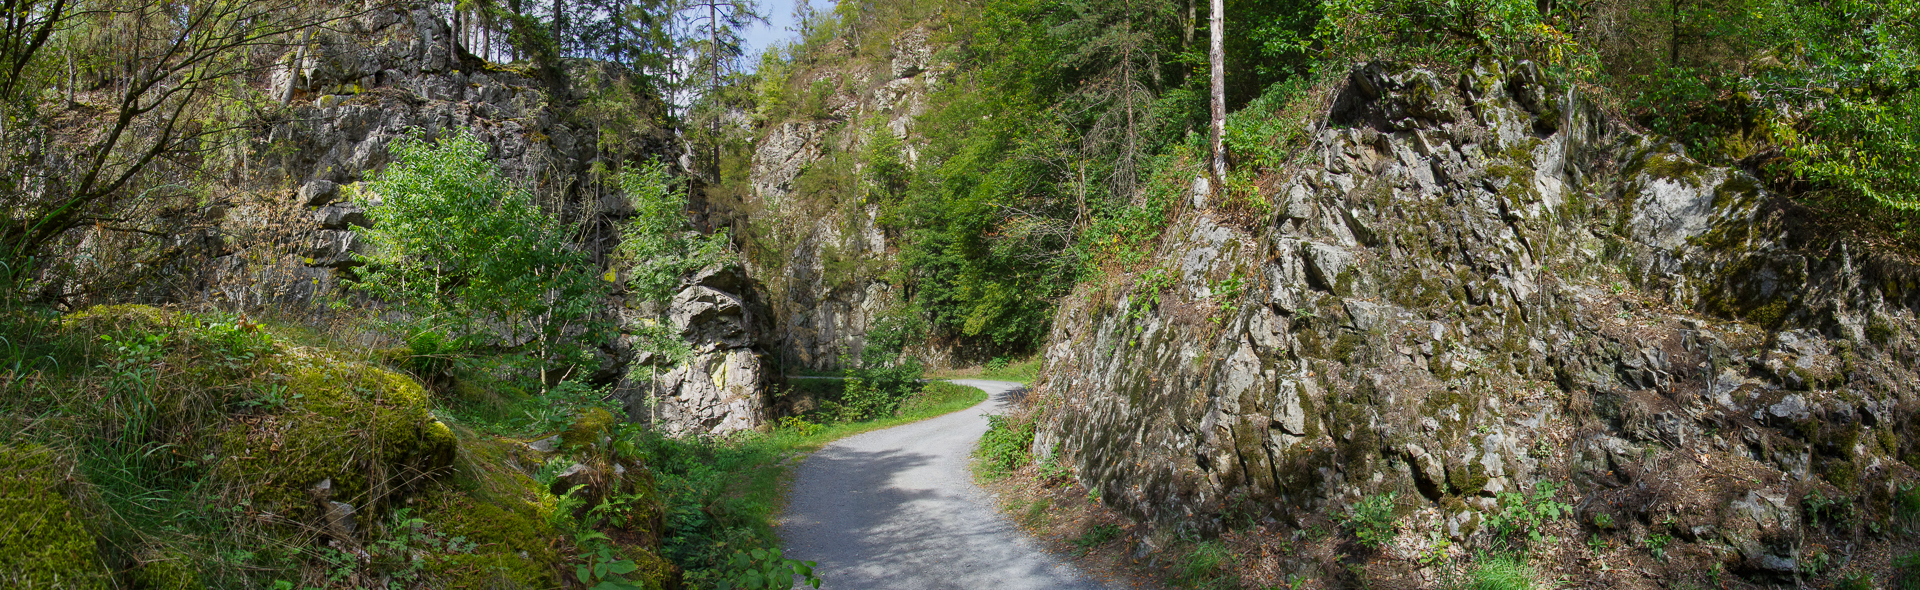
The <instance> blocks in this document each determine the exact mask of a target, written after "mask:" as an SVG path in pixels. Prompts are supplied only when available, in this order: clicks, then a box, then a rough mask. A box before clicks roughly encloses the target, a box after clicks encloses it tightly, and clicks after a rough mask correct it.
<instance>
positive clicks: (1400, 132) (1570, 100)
mask: <svg viewBox="0 0 1920 590" xmlns="http://www.w3.org/2000/svg"><path fill="white" fill-rule="evenodd" d="M1299 162H1300V163H1299V164H1298V165H1297V167H1296V168H1295V169H1293V170H1290V171H1287V172H1286V173H1284V174H1277V175H1275V176H1273V177H1270V178H1268V179H1267V180H1268V181H1270V182H1271V183H1272V186H1274V187H1277V190H1276V191H1272V192H1271V193H1270V194H1277V195H1279V197H1277V198H1276V199H1275V201H1276V202H1275V204H1274V206H1273V211H1272V213H1271V214H1270V215H1266V216H1261V217H1258V218H1257V219H1255V220H1253V221H1252V222H1245V221H1233V219H1235V218H1232V217H1230V216H1227V215H1224V214H1218V213H1216V212H1213V211H1210V210H1206V209H1201V210H1195V211H1191V212H1188V213H1186V214H1185V215H1184V216H1183V217H1182V218H1181V220H1180V221H1179V222H1178V223H1177V224H1176V227H1175V229H1173V230H1171V231H1170V233H1169V236H1170V238H1169V239H1168V241H1167V243H1166V244H1165V245H1164V246H1163V248H1162V250H1161V251H1160V252H1159V254H1158V255H1157V258H1156V262H1155V265H1154V266H1153V268H1152V269H1151V270H1147V271H1143V272H1139V273H1136V274H1135V275H1134V276H1133V277H1132V278H1131V279H1130V280H1129V281H1127V282H1126V283H1125V284H1122V285H1119V286H1115V287H1102V286H1099V285H1091V286H1084V287H1082V288H1081V289H1080V290H1079V291H1078V292H1076V293H1075V295H1074V296H1073V297H1071V298H1070V299H1069V300H1068V301H1066V302H1064V303H1063V305H1062V307H1061V310H1060V313H1059V315H1058V317H1057V319H1056V323H1055V327H1054V329H1053V332H1052V335H1051V338H1050V344H1049V346H1048V348H1047V351H1046V369H1045V371H1044V373H1043V376H1042V380H1041V382H1040V383H1038V386H1037V390H1038V392H1039V395H1038V396H1037V399H1038V400H1039V401H1038V402H1037V404H1038V407H1039V408H1040V414H1039V415H1040V416H1041V421H1042V425H1041V428H1040V435H1039V437H1038V438H1037V439H1036V443H1035V451H1036V452H1037V453H1043V454H1044V453H1049V452H1054V451H1058V452H1059V453H1061V454H1062V455H1063V456H1064V457H1065V458H1066V459H1067V461H1068V462H1069V463H1071V464H1072V465H1074V466H1075V467H1076V468H1077V472H1078V477H1079V478H1080V480H1081V481H1082V482H1083V483H1085V484H1087V485H1088V487H1090V488H1093V489H1096V490H1098V491H1099V492H1100V497H1101V498H1102V499H1103V500H1104V501H1105V502H1106V503H1108V504H1110V505H1113V506H1116V507H1119V508H1122V509H1124V510H1126V511H1129V512H1131V513H1133V514H1135V515H1137V516H1139V517H1142V518H1145V519H1148V520H1152V521H1157V522H1161V523H1169V524H1180V525H1183V526H1197V527H1200V528H1203V529H1207V528H1214V529H1217V528H1219V527H1220V526H1221V523H1222V520H1221V519H1222V518H1223V515H1225V514H1227V513H1228V512H1229V511H1230V510H1232V511H1241V512H1245V511H1248V510H1251V511H1253V512H1254V513H1256V514H1257V515H1260V516H1262V517H1271V518H1276V519H1279V520H1280V521H1281V522H1285V523H1293V524H1294V525H1296V526H1304V525H1303V524H1302V523H1305V522H1308V521H1310V520H1311V519H1314V518H1325V515H1330V514H1339V513H1341V511H1342V509H1343V508H1344V507H1345V506H1347V505H1349V504H1351V503H1353V502H1355V501H1357V500H1359V499H1360V498H1362V497H1363V496H1367V495H1373V494H1380V493H1387V492H1395V493H1397V494H1398V495H1397V496H1396V497H1397V498H1399V502H1400V504H1401V511H1402V512H1403V513H1409V514H1410V515H1409V516H1407V517H1404V518H1403V520H1402V522H1403V523H1406V524H1405V526H1403V528H1402V530H1403V531H1404V532H1403V533H1402V535H1403V537H1408V538H1414V540H1411V541H1409V540H1407V539H1405V538H1403V539H1401V541H1405V542H1404V543H1401V544H1402V545H1407V546H1409V547H1412V546H1413V545H1422V547H1424V544H1422V543H1421V542H1420V541H1419V540H1418V538H1423V537H1419V535H1420V534H1424V533H1422V532H1423V531H1440V532H1443V533H1444V534H1446V535H1450V536H1452V537H1453V538H1454V539H1456V540H1472V539H1485V538H1486V537H1487V536H1488V535H1490V533H1489V532H1487V530H1486V527H1485V526H1484V524H1485V523H1486V519H1487V517H1488V516H1489V515H1490V514H1491V513H1492V512H1493V511H1494V510H1495V509H1496V507H1497V506H1498V502H1497V501H1496V496H1497V495H1498V494H1501V493H1503V492H1512V491H1517V490H1534V489H1536V487H1537V486H1540V485H1541V484H1542V482H1566V483H1569V484H1570V486H1571V487H1570V488H1566V489H1568V490H1569V491H1568V492H1566V493H1563V495H1562V497H1563V499H1565V498H1567V497H1568V496H1569V495H1570V496H1571V501H1572V503H1573V504H1574V505H1575V509H1576V515H1575V518H1574V519H1572V522H1571V523H1570V524H1566V525H1564V526H1569V527H1573V528H1574V529H1581V528H1586V529H1593V528H1594V527H1596V526H1597V525H1596V524H1594V523H1600V522H1604V523H1615V524H1609V525H1608V526H1607V528H1606V529H1596V530H1599V532H1600V533H1606V534H1614V533H1610V532H1609V531H1610V530H1613V529H1614V528H1615V527H1617V528H1618V530H1621V531H1629V532H1630V533H1631V534H1632V535H1634V536H1635V537H1634V538H1641V537H1645V536H1646V535H1651V534H1661V535H1669V536H1670V537H1672V538H1677V539H1679V540H1680V541H1681V542H1682V543H1683V544H1686V546H1687V547H1688V548H1687V549H1685V550H1680V549H1675V550H1670V551H1669V554H1670V555H1680V556H1684V557H1682V558H1680V559H1679V560H1677V561H1674V562H1672V563H1671V564H1669V565H1666V566H1662V567H1677V568H1684V567H1695V566H1697V567H1700V568H1702V569H1701V571H1705V568H1709V567H1721V566H1724V567H1726V568H1728V569H1729V570H1732V571H1740V572H1745V573H1748V574H1752V575H1762V574H1783V575H1784V574H1788V573H1793V572H1800V573H1809V572H1815V571H1817V568H1818V567H1819V563H1831V561H1826V562H1821V561H1819V560H1821V559H1828V560H1830V559H1832V558H1833V557H1834V556H1833V554H1832V552H1833V551H1834V549H1831V548H1830V547H1838V546H1839V545H1831V544H1828V545H1822V543H1829V542H1831V543H1844V542H1848V541H1847V540H1850V539H1852V535H1853V534H1854V533H1853V532H1852V531H1850V530H1840V529H1837V528H1830V527H1828V526H1826V525H1822V524H1820V523H1821V522H1822V521H1821V520H1820V519H1818V518H1817V517H1818V516H1819V515H1818V514H1815V513H1813V512H1812V511H1817V510H1821V509H1830V508H1821V507H1823V506H1830V505H1831V502H1832V499H1836V498H1838V499H1843V500H1841V501H1842V502H1845V503H1851V504H1853V505H1854V506H1855V507H1856V508H1857V509H1858V510H1860V511H1861V512H1860V513H1859V514H1862V515H1880V516H1881V517H1884V516H1885V515H1887V514H1889V513H1890V511H1891V510H1893V508H1892V503H1893V498H1894V496H1895V495H1896V494H1897V493H1899V492H1900V491H1901V490H1902V489H1905V488H1904V487H1903V486H1910V485H1912V484H1913V482H1915V481H1916V476H1917V475H1920V472H1917V471H1916V470H1915V468H1914V465H1915V464H1920V438H1916V437H1915V436H1914V434H1915V433H1914V432H1913V428H1914V426H1915V425H1917V424H1920V423H1917V422H1916V420H1920V414H1916V412H1915V407H1916V406H1915V405H1914V401H1913V400H1914V399H1915V395H1916V394H1917V393H1920V390H1916V384H1920V373H1917V372H1916V369H1915V361H1916V358H1920V330H1916V326H1920V323H1916V318H1915V314H1916V312H1917V311H1920V267H1915V266H1913V265H1911V264H1909V263H1908V262H1907V261H1904V260H1900V259H1896V258H1893V257H1890V256H1886V255H1882V254H1876V253H1873V252H1870V251H1867V250H1863V249H1861V248H1859V247H1858V246H1856V245H1851V244H1849V243H1847V242H1845V241H1843V240H1838V239H1833V238H1832V236H1830V235H1827V234H1826V233H1824V232H1823V230H1822V229H1821V228H1819V227H1818V226H1815V225H1811V224H1810V223H1809V222H1807V221H1806V219H1805V217H1803V216H1802V215H1801V214H1800V212H1798V211H1797V210H1796V208H1795V206H1794V205H1792V204H1790V203H1787V202H1785V201H1784V200H1783V199H1780V198H1777V197H1775V196H1773V195H1770V194H1768V192H1767V191H1765V190H1764V189H1763V188H1762V187H1761V185H1760V183H1758V182H1756V181H1755V180H1754V179H1752V178H1751V177H1749V176H1748V175H1747V174H1745V173H1743V172H1741V171H1739V170H1729V169H1720V168H1713V167H1708V166H1703V165H1701V164H1699V163H1696V162H1694V161H1693V160H1690V159H1689V158H1688V157H1687V156H1686V155H1685V154H1684V153H1681V152H1680V151H1679V149H1678V148H1677V147H1674V146H1672V145H1669V144H1665V143H1662V142H1660V141H1658V140H1656V139H1653V138H1649V137H1646V136H1643V135H1641V134H1638V133H1636V132H1634V131H1633V130H1631V129H1629V128H1626V127H1624V126H1623V125H1622V124H1619V123H1616V122H1615V121H1613V120H1611V119H1609V118H1607V117H1606V116H1604V115H1603V114H1601V113H1600V111H1599V110H1598V109H1597V108H1595V107H1594V106H1593V105H1591V104H1590V103H1588V102H1586V101H1585V100H1583V99H1582V97H1581V96H1580V94H1579V93H1578V92H1577V91H1575V90H1572V89H1568V88H1562V87H1558V86H1554V85H1552V84H1549V83H1546V82H1544V81H1542V79H1541V77H1540V76H1539V75H1538V74H1537V73H1536V70H1535V69H1534V68H1533V67H1532V66H1530V65H1527V64H1520V65H1518V66H1511V67H1501V66H1491V65H1489V66H1481V67H1478V68H1476V69H1474V70H1472V71H1469V72H1463V73H1460V74H1457V75H1453V74H1441V73H1438V72H1434V71H1429V70H1424V69H1408V68H1400V67H1391V66H1381V65H1373V66H1368V67H1365V68H1362V69H1359V70H1357V71H1355V72H1354V73H1353V74H1352V76H1351V78H1350V79H1349V81H1348V82H1347V83H1346V84H1345V85H1344V87H1343V89H1342V90H1341V91H1340V92H1339V94H1338V96H1337V97H1336V98H1335V100H1334V101H1333V102H1332V106H1331V109H1330V111H1329V113H1328V115H1327V118H1326V120H1325V121H1324V123H1323V124H1321V125H1319V126H1317V127H1316V128H1315V129H1313V130H1312V140H1311V142H1310V145H1309V146H1308V147H1307V148H1306V152H1305V154H1304V156H1303V157H1302V158H1301V159H1300V160H1299ZM1822 499H1826V500H1822ZM1819 502H1827V503H1826V504H1821V503H1819ZM1250 507H1251V508H1250ZM1574 534H1577V535H1579V537H1580V538H1585V536H1586V534H1585V533H1580V532H1578V531H1577V530H1576V532H1575V533H1574ZM1841 537H1846V538H1847V540H1836V539H1840V538H1841ZM1863 542H1866V543H1874V542H1884V541H1875V540H1873V539H1868V540H1867V541H1863ZM1821 547H1829V548H1825V549H1823V548H1821ZM1415 549H1420V547H1414V548H1413V549H1408V550H1415ZM1443 549H1444V548H1443ZM1457 550H1458V549H1457V548H1456V551H1457ZM1820 551H1827V552H1828V553H1827V555H1826V557H1824V558H1823V557H1820V556H1819V552H1820ZM1592 575H1595V576H1602V575H1603V574H1599V573H1594V574H1592Z"/></svg>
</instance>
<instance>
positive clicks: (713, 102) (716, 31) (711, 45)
mask: <svg viewBox="0 0 1920 590" xmlns="http://www.w3.org/2000/svg"><path fill="white" fill-rule="evenodd" d="M707 22H708V23H710V25H711V26H709V27H707V34H708V40H707V44H708V46H707V51H709V52H712V55H713V73H712V81H711V83H710V84H708V85H707V105H708V108H711V109H714V112H713V126H712V128H713V136H712V137H708V138H707V143H708V144H709V147H710V148H711V149H710V150H709V153H710V154H712V159H710V160H708V161H707V165H708V166H711V167H713V181H714V182H715V183H718V182H720V111H719V108H720V105H719V103H718V102H717V98H718V97H717V96H716V95H717V94H719V92H720V2H719V0H714V1H712V2H708V3H707Z"/></svg>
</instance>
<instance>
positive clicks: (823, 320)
mask: <svg viewBox="0 0 1920 590" xmlns="http://www.w3.org/2000/svg"><path fill="white" fill-rule="evenodd" d="M928 36H929V35H928V33H927V31H925V30H924V29H920V28H914V29H908V30H906V31H904V32H902V33H900V34H899V35H897V36H896V37H895V38H894V39H893V42H892V44H891V49H890V50H889V51H888V52H887V55H885V56H884V59H869V58H868V57H866V56H854V55H852V51H853V49H852V48H850V47H845V46H835V47H836V48H837V49H838V50H839V51H841V52H843V53H844V55H837V56H834V58H835V59H838V60H841V61H845V62H846V63H847V64H848V65H843V66H840V67H839V68H838V69H834V70H831V71H817V72H810V73H805V74H801V75H798V76H797V77H796V79H797V80H799V83H802V84H816V85H818V84H824V85H828V86H830V87H831V88H832V92H830V93H828V94H827V95H825V97H824V104H823V105H821V110H822V112H818V113H798V114H796V115H794V116H793V117H791V118H789V119H788V120H785V121H780V122H777V123H774V124H772V125H771V126H769V127H768V128H767V129H766V131H764V132H763V135H762V137H761V138H760V139H759V140H758V141H757V142H756V143H755V150H754V154H753V162H752V167H751V169H750V178H749V184H750V186H751V191H750V194H749V195H746V197H745V201H746V202H745V203H744V204H743V205H742V206H741V207H740V208H741V209H744V210H745V211H749V212H753V214H754V215H758V216H760V219H756V220H755V221H754V223H759V224H764V225H763V227H766V228H769V229H768V230H767V231H766V232H764V233H766V234H767V235H769V236H773V237H774V239H775V240H777V241H778V243H777V244H768V245H767V247H768V248H769V249H770V250H772V251H773V252H774V257H773V258H772V259H770V260H762V261H760V263H759V264H755V265H753V266H752V267H751V272H752V274H753V276H754V277H755V278H756V279H757V280H759V281H760V282H762V283H764V284H765V285H766V286H767V289H768V292H769V293H770V294H771V295H772V297H771V299H772V302H773V305H772V312H773V315H774V316H775V319H774V323H775V325H776V332H775V334H776V338H777V340H776V341H775V343H774V345H775V346H776V347H777V349H778V353H777V359H776V360H777V361H778V362H780V363H782V364H783V365H790V366H792V367H795V368H810V369H830V368H838V367H840V366H841V365H842V363H843V361H845V360H848V359H858V358H860V355H861V352H862V351H863V350H865V348H866V339H867V333H868V331H870V330H872V329H873V328H874V327H875V326H876V323H877V322H879V321H880V320H881V318H882V317H883V316H884V315H886V314H887V313H888V312H889V311H890V310H892V309H894V308H895V307H897V306H898V304H899V303H900V302H899V299H898V294H897V293H895V290H894V288H893V286H892V285H890V284H888V283H887V282H886V281H885V279H884V275H885V274H886V270H887V269H889V268H891V267H892V266H893V265H894V264H895V261H894V259H893V249H894V246H892V245H891V243H890V240H891V237H890V236H888V235H887V234H886V232H884V231H882V229H881V228H880V227H879V223H878V219H877V216H878V215H879V209H878V207H876V206H871V205H866V204H864V201H863V200H862V199H858V198H851V197H852V196H851V195H847V194H840V193H830V194H823V193H818V192H815V191H810V190H809V188H808V187H805V186H802V185H803V181H802V175H803V174H806V173H808V171H809V168H810V167H830V166H839V167H843V168H845V172H847V173H850V174H852V175H856V176H857V175H859V174H861V173H862V172H863V170H864V165H865V164H864V162H862V161H857V157H856V156H855V154H860V153H863V150H865V149H866V147H867V145H868V143H869V142H871V141H873V140H874V138H875V137H876V135H877V134H882V133H884V134H890V135H891V136H892V137H893V138H894V139H896V140H898V141H899V146H900V154H899V157H900V159H901V162H902V163H903V164H906V165H909V166H911V165H913V164H914V163H916V162H918V160H919V149H920V147H919V146H920V143H921V142H920V139H919V138H918V137H917V136H916V135H915V131H914V126H913V121H914V118H915V117H917V116H919V115H921V114H922V113H924V112H926V109H927V99H928V96H929V95H931V94H932V93H933V91H934V90H935V89H936V88H938V86H939V83H940V75H941V73H942V72H944V71H945V70H946V69H947V67H948V66H947V65H945V64H942V63H939V62H937V61H936V60H935V59H934V57H933V55H934V47H932V46H931V45H930V44H929V41H928ZM823 88H824V87H823ZM842 188H848V187H842ZM922 352H923V354H922V356H923V357H925V359H924V360H927V361H930V362H932V363H933V364H942V363H943V362H944V354H941V353H939V352H936V351H922Z"/></svg>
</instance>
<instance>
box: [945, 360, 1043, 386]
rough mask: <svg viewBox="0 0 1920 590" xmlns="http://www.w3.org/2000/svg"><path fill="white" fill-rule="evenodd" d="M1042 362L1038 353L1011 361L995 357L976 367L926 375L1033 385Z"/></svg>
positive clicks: (1038, 374)
mask: <svg viewBox="0 0 1920 590" xmlns="http://www.w3.org/2000/svg"><path fill="white" fill-rule="evenodd" d="M1042 364H1045V359H1043V358H1041V357H1040V355H1034V356H1030V357H1027V358H1025V359H1019V360H1012V361H1009V360H1007V359H1004V358H996V359H993V360H992V361H988V362H987V364H985V365H982V366H978V367H966V368H961V369H944V370H939V371H928V373H927V374H928V376H931V377H938V378H941V379H991V380H994V381H1013V382H1016V383H1020V384H1023V385H1033V382H1034V380H1036V379H1039V377H1040V366H1041V365H1042Z"/></svg>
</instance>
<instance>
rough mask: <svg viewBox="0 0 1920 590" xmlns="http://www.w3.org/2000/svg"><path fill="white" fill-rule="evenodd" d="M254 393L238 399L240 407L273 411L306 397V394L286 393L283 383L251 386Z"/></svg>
mask: <svg viewBox="0 0 1920 590" xmlns="http://www.w3.org/2000/svg"><path fill="white" fill-rule="evenodd" d="M253 392H254V395H253V397H249V398H247V399H244V400H240V407H242V408H246V409H250V410H266V411H269V412H271V411H273V410H278V409H280V408H283V407H286V405H287V404H288V403H291V402H293V401H294V400H298V399H300V398H304V397H306V394H301V393H294V394H288V393H287V386H286V384H284V383H267V384H263V385H259V386H256V387H254V388H253Z"/></svg>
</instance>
